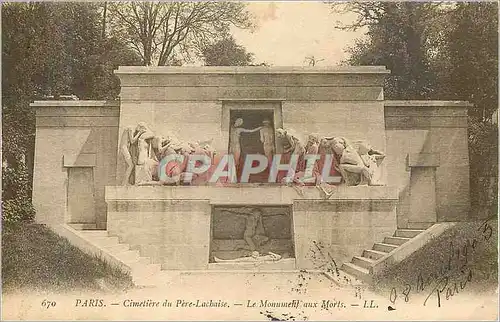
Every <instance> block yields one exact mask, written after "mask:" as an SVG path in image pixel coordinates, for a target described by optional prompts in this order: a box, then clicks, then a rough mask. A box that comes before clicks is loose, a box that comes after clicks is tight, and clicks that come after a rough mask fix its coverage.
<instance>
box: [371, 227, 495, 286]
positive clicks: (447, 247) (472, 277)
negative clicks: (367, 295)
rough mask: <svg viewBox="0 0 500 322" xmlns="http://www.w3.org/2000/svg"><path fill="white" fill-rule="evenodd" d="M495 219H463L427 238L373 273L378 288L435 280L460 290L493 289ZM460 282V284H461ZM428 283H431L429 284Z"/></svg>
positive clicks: (434, 282) (422, 284)
mask: <svg viewBox="0 0 500 322" xmlns="http://www.w3.org/2000/svg"><path fill="white" fill-rule="evenodd" d="M497 243H498V220H497V218H493V219H491V220H489V221H487V222H486V221H476V222H462V223H457V224H456V225H455V226H454V227H452V228H450V229H448V230H447V231H445V232H444V233H443V234H442V235H441V236H439V237H436V238H435V239H432V240H431V241H429V242H428V243H427V244H426V245H424V247H422V248H421V249H419V250H418V251H416V252H415V253H414V254H412V255H411V256H410V257H408V258H406V259H405V260H403V261H402V262H400V263H399V264H397V265H396V266H395V267H392V268H391V269H390V270H389V271H388V272H386V273H381V274H379V275H378V276H376V277H375V281H376V283H375V285H374V287H373V288H374V290H375V291H379V292H387V291H390V290H391V289H392V288H393V287H394V288H396V289H398V290H399V289H401V290H402V289H405V288H408V286H410V287H411V288H412V289H413V290H415V289H418V288H420V289H422V288H426V289H429V288H430V289H432V288H433V287H434V285H437V284H436V283H438V282H440V283H442V284H441V285H444V283H445V281H444V279H445V278H448V286H451V287H453V288H454V286H455V282H456V283H457V285H458V286H460V291H462V286H463V290H464V291H465V290H467V291H471V292H474V293H484V292H488V293H489V292H493V291H494V290H496V289H497V288H498V244H497ZM461 282H462V284H460V283H461ZM429 285H432V286H431V287H429Z"/></svg>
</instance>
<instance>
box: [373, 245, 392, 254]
mask: <svg viewBox="0 0 500 322" xmlns="http://www.w3.org/2000/svg"><path fill="white" fill-rule="evenodd" d="M396 248H398V246H396V245H391V244H384V243H375V244H373V250H378V251H379V252H386V253H390V252H392V251H393V250H395V249H396Z"/></svg>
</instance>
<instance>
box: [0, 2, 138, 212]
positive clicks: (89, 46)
mask: <svg viewBox="0 0 500 322" xmlns="http://www.w3.org/2000/svg"><path fill="white" fill-rule="evenodd" d="M2 60H3V64H2V74H3V75H2V76H3V77H2V128H3V135H2V138H3V140H2V155H3V160H2V161H4V162H5V163H6V167H5V168H4V171H3V180H4V185H3V190H2V195H3V198H2V199H3V205H2V207H3V210H4V211H3V216H2V218H3V219H6V218H7V217H9V218H12V219H13V218H18V217H19V218H24V219H29V218H31V217H32V215H33V211H32V208H31V207H30V206H28V204H29V202H30V199H31V169H30V168H31V166H32V162H33V151H34V138H35V114H34V110H33V109H32V108H30V106H29V104H30V103H31V102H32V101H34V100H38V99H43V98H44V97H46V96H53V97H54V98H55V99H57V98H58V97H59V96H60V95H64V94H76V95H77V96H78V97H79V98H81V99H115V98H116V97H117V95H118V92H119V81H118V79H117V78H116V77H115V76H114V75H113V69H115V68H116V67H117V66H118V65H120V64H129V65H137V64H139V63H140V60H139V58H138V57H137V56H136V55H135V54H134V53H133V52H132V50H131V49H129V48H128V47H127V46H126V45H125V44H124V43H123V42H122V41H120V40H119V39H117V38H103V34H102V21H101V7H100V6H99V5H98V4H90V3H69V2H68V3H40V2H31V3H6V4H3V5H2ZM27 166H28V167H29V168H27ZM15 177H18V178H19V179H18V180H19V181H22V182H23V184H20V183H16V182H17V181H16V179H15ZM25 181H27V182H25ZM21 190H22V191H21ZM14 212H19V213H14ZM8 220H10V219H8Z"/></svg>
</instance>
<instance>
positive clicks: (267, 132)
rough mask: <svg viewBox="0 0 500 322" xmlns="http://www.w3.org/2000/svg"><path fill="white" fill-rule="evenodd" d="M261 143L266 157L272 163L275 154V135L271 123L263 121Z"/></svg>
mask: <svg viewBox="0 0 500 322" xmlns="http://www.w3.org/2000/svg"><path fill="white" fill-rule="evenodd" d="M260 142H262V146H263V148H264V155H265V156H266V158H267V159H268V160H269V161H271V160H272V159H273V153H274V133H273V127H272V126H271V121H269V120H264V121H262V128H261V129H260Z"/></svg>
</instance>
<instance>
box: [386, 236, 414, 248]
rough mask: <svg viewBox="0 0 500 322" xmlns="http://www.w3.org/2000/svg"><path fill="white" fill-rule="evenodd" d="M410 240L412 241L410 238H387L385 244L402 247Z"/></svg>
mask: <svg viewBox="0 0 500 322" xmlns="http://www.w3.org/2000/svg"><path fill="white" fill-rule="evenodd" d="M409 240H410V238H405V237H385V238H384V244H391V245H398V246H400V245H403V244H404V243H406V242H407V241H409Z"/></svg>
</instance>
